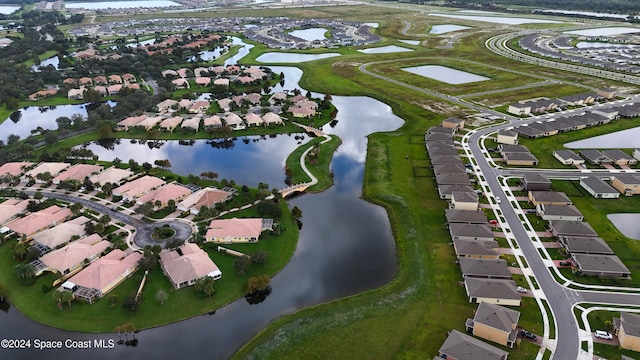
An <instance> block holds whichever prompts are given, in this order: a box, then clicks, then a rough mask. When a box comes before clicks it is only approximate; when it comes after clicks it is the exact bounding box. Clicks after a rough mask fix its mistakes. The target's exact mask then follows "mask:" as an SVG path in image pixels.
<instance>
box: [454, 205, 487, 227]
mask: <svg viewBox="0 0 640 360" xmlns="http://www.w3.org/2000/svg"><path fill="white" fill-rule="evenodd" d="M444 213H445V215H446V217H447V222H449V223H472V224H486V223H487V215H485V213H484V211H482V210H456V209H446V210H445V211H444Z"/></svg>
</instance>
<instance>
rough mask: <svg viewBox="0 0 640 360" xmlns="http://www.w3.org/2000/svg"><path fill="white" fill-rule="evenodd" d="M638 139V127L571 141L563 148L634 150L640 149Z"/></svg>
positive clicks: (639, 131)
mask: <svg viewBox="0 0 640 360" xmlns="http://www.w3.org/2000/svg"><path fill="white" fill-rule="evenodd" d="M638 138H640V127H636V128H633V129H627V130H620V131H616V132H612V133H610V134H604V135H599V136H594V137H591V138H588V139H582V140H578V141H572V142H569V143H566V144H564V146H565V147H567V148H569V149H635V148H637V147H640V146H638V145H639V144H638Z"/></svg>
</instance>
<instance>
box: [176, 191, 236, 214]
mask: <svg viewBox="0 0 640 360" xmlns="http://www.w3.org/2000/svg"><path fill="white" fill-rule="evenodd" d="M232 196H233V194H232V193H230V192H227V191H224V190H220V189H216V188H202V189H200V190H198V191H196V192H194V193H193V194H191V195H188V196H187V197H185V198H184V199H183V200H182V201H181V202H180V203H179V204H178V210H180V211H189V212H190V213H192V214H194V215H198V214H199V213H200V209H202V207H203V206H206V207H208V208H209V207H213V206H215V205H216V204H218V203H222V202H225V201H227V200H228V199H230V198H231V197H232Z"/></svg>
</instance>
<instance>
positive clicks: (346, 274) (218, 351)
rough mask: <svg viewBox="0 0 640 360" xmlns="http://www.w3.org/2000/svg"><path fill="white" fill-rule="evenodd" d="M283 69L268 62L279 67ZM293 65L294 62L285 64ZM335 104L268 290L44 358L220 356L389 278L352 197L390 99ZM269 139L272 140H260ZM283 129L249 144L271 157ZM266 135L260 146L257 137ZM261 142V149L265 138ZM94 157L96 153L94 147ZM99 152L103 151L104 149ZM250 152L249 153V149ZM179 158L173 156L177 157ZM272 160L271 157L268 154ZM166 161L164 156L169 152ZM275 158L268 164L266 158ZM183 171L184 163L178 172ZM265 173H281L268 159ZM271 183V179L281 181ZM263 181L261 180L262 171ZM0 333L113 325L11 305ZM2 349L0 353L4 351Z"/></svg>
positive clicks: (384, 253)
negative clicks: (333, 144) (335, 139)
mask: <svg viewBox="0 0 640 360" xmlns="http://www.w3.org/2000/svg"><path fill="white" fill-rule="evenodd" d="M280 70H283V68H274V71H280ZM292 73H294V74H296V73H297V74H301V72H300V71H293V72H292ZM298 79H299V77H298V78H297V79H294V76H293V75H288V76H287V78H286V83H287V85H286V87H291V86H297V80H298ZM333 102H334V104H335V105H336V107H337V108H338V116H337V120H338V122H337V124H336V125H335V127H333V128H332V127H329V126H326V127H325V129H324V130H325V131H326V132H328V133H330V134H335V135H338V136H340V137H341V139H342V141H343V143H342V145H341V146H340V147H339V148H338V151H337V152H336V153H335V155H334V159H333V162H332V170H333V172H334V176H335V177H334V180H335V185H334V186H333V187H331V188H330V189H329V190H327V191H325V192H323V193H320V194H305V195H302V196H299V197H296V198H294V199H292V200H289V205H290V206H291V207H292V206H298V207H299V208H300V209H301V210H302V212H303V227H302V229H301V231H300V238H299V242H298V247H297V249H296V251H295V254H294V255H293V258H292V259H291V261H290V263H289V264H288V265H287V266H286V267H285V268H284V269H283V270H282V271H281V272H280V273H279V274H278V275H276V276H275V277H274V278H273V282H272V287H273V292H272V294H271V295H270V296H269V297H268V298H267V299H266V300H265V301H264V302H263V303H261V304H258V305H249V304H248V303H247V302H246V301H245V300H244V299H239V300H238V301H235V302H233V303H232V304H230V305H228V306H226V307H224V308H222V309H219V310H218V311H217V312H216V313H215V314H214V315H203V316H199V317H196V318H192V319H189V320H185V321H182V322H178V323H175V324H171V325H167V326H163V327H159V328H155V329H149V330H143V331H141V332H140V333H138V334H136V338H137V339H138V340H139V343H138V345H137V346H136V347H135V348H133V347H128V346H124V345H115V347H114V348H112V349H94V350H91V351H87V350H75V351H74V350H69V349H61V350H51V351H49V352H46V355H47V357H52V358H62V357H64V358H65V359H70V360H75V359H79V360H80V359H82V360H84V359H86V358H87V355H89V353H90V355H89V356H90V357H91V358H92V359H112V358H116V357H134V358H145V359H148V358H163V359H164V358H179V357H184V356H185V355H186V356H190V354H198V357H200V358H211V359H222V358H227V357H229V356H231V355H232V354H233V353H234V352H235V351H236V350H237V349H238V348H239V347H240V346H241V345H242V344H244V343H245V342H246V341H248V340H249V339H250V338H251V337H252V336H254V335H255V334H256V333H257V332H258V331H260V330H261V329H262V328H264V327H265V326H266V325H267V324H268V323H269V322H270V321H272V320H274V319H276V318H277V317H280V316H282V315H284V314H287V313H291V312H294V311H296V310H298V309H302V308H305V307H308V306H311V305H313V304H317V303H321V302H326V301H329V300H332V299H336V298H340V297H344V296H347V295H350V294H355V293H358V292H361V291H364V290H367V289H371V288H375V287H378V286H380V285H383V284H385V283H387V282H389V281H390V280H391V279H392V278H393V276H394V275H395V273H396V271H397V259H396V255H395V246H394V241H393V237H392V234H391V228H390V224H389V220H388V217H387V214H386V212H385V211H384V209H382V208H381V207H379V206H375V205H373V204H370V203H368V202H366V201H364V200H362V199H361V189H362V181H363V174H364V162H365V157H366V149H367V138H366V135H368V134H370V133H372V132H377V131H390V130H393V129H396V128H398V127H399V126H400V125H402V120H401V119H400V118H398V117H397V116H395V115H393V114H392V112H391V108H390V107H389V106H387V105H385V104H383V103H380V102H378V101H377V100H374V99H371V98H367V97H344V96H334V97H333ZM272 140H274V141H275V143H274V144H276V145H274V146H271V145H267V144H268V143H269V141H272ZM288 141H289V140H288V139H287V136H280V137H278V138H276V139H266V140H259V141H257V142H255V144H260V145H258V146H256V147H255V148H254V149H253V150H249V148H247V149H246V150H248V152H249V153H251V152H254V153H259V152H261V151H264V152H266V153H267V154H270V155H271V156H273V157H280V158H283V157H286V155H287V154H288V152H289V151H290V148H289V145H287V144H288ZM262 144H265V145H262ZM244 146H245V145H244V144H241V145H237V146H236V147H234V148H233V149H229V150H225V151H226V154H225V155H226V156H227V157H228V158H229V159H230V161H229V163H225V164H219V165H217V166H218V167H216V168H215V169H211V170H213V171H220V172H223V171H231V169H229V168H231V167H233V166H234V165H233V164H236V162H235V161H234V160H235V159H237V160H238V161H240V158H241V157H242V156H247V155H242V151H240V149H242V148H243V147H244ZM264 146H266V147H268V149H267V148H266V147H264ZM167 149H171V151H170V152H167V154H169V153H172V154H173V153H176V155H171V156H182V157H183V158H184V159H189V158H191V159H194V158H195V160H194V161H197V160H201V161H208V160H206V159H208V158H209V157H215V156H212V154H215V153H216V149H214V148H211V147H206V146H202V149H199V150H198V151H194V149H193V148H191V147H186V146H176V147H175V148H172V147H167ZM127 151H131V150H126V149H125V148H122V150H120V148H117V147H114V150H113V154H114V155H117V156H119V157H121V159H125V158H126V155H127V154H126V152H127ZM101 156H102V155H101ZM104 156H106V155H104ZM249 156H250V155H249ZM179 161H180V160H176V162H179ZM278 161H279V160H276V163H277V162H278ZM172 163H173V161H172ZM274 167H276V166H275V165H274ZM240 169H241V170H239V171H238V172H237V174H235V175H234V180H235V181H236V182H238V183H252V182H253V181H254V180H252V179H253V177H254V176H255V172H257V171H256V170H255V169H254V168H250V170H248V169H249V168H244V169H242V168H240ZM173 170H174V171H176V172H180V173H181V175H188V173H196V171H191V170H192V169H190V168H185V169H184V170H180V171H177V170H176V169H173ZM183 171H184V172H183ZM273 171H274V174H277V173H278V172H280V174H281V175H280V176H279V177H280V178H284V176H283V170H282V167H281V166H277V167H276V169H275V170H273ZM267 176H275V177H276V179H275V180H274V181H275V182H274V183H272V184H270V185H271V186H277V185H284V183H280V184H278V183H276V182H277V177H278V175H267ZM263 181H264V179H263ZM0 319H1V320H0V324H1V325H0V338H22V339H31V340H33V339H36V338H38V339H48V340H54V339H59V340H65V339H73V340H84V339H87V340H92V341H93V340H95V339H101V340H105V341H107V340H115V341H117V340H118V334H99V335H97V334H83V333H72V332H66V331H60V330H56V329H52V328H49V327H46V326H42V325H39V324H37V323H36V322H34V321H32V320H30V319H27V318H25V317H24V316H22V315H21V314H20V313H19V312H18V311H16V310H15V309H14V308H11V309H10V310H9V311H8V312H7V313H0ZM6 354H8V357H9V358H16V359H27V358H28V359H32V358H34V357H36V356H38V357H41V358H42V357H43V353H42V352H40V351H38V350H35V349H33V348H31V349H25V350H10V351H7V352H6ZM3 355H4V354H3Z"/></svg>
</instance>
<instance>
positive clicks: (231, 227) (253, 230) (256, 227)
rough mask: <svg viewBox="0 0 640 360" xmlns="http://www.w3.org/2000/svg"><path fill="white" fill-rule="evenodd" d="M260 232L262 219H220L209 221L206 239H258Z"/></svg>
mask: <svg viewBox="0 0 640 360" xmlns="http://www.w3.org/2000/svg"><path fill="white" fill-rule="evenodd" d="M261 232H262V219H260V218H250V219H238V218H233V219H222V220H211V223H210V224H209V230H207V234H206V235H205V237H206V238H207V239H219V238H227V237H230V238H258V237H259V236H260V233H261Z"/></svg>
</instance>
